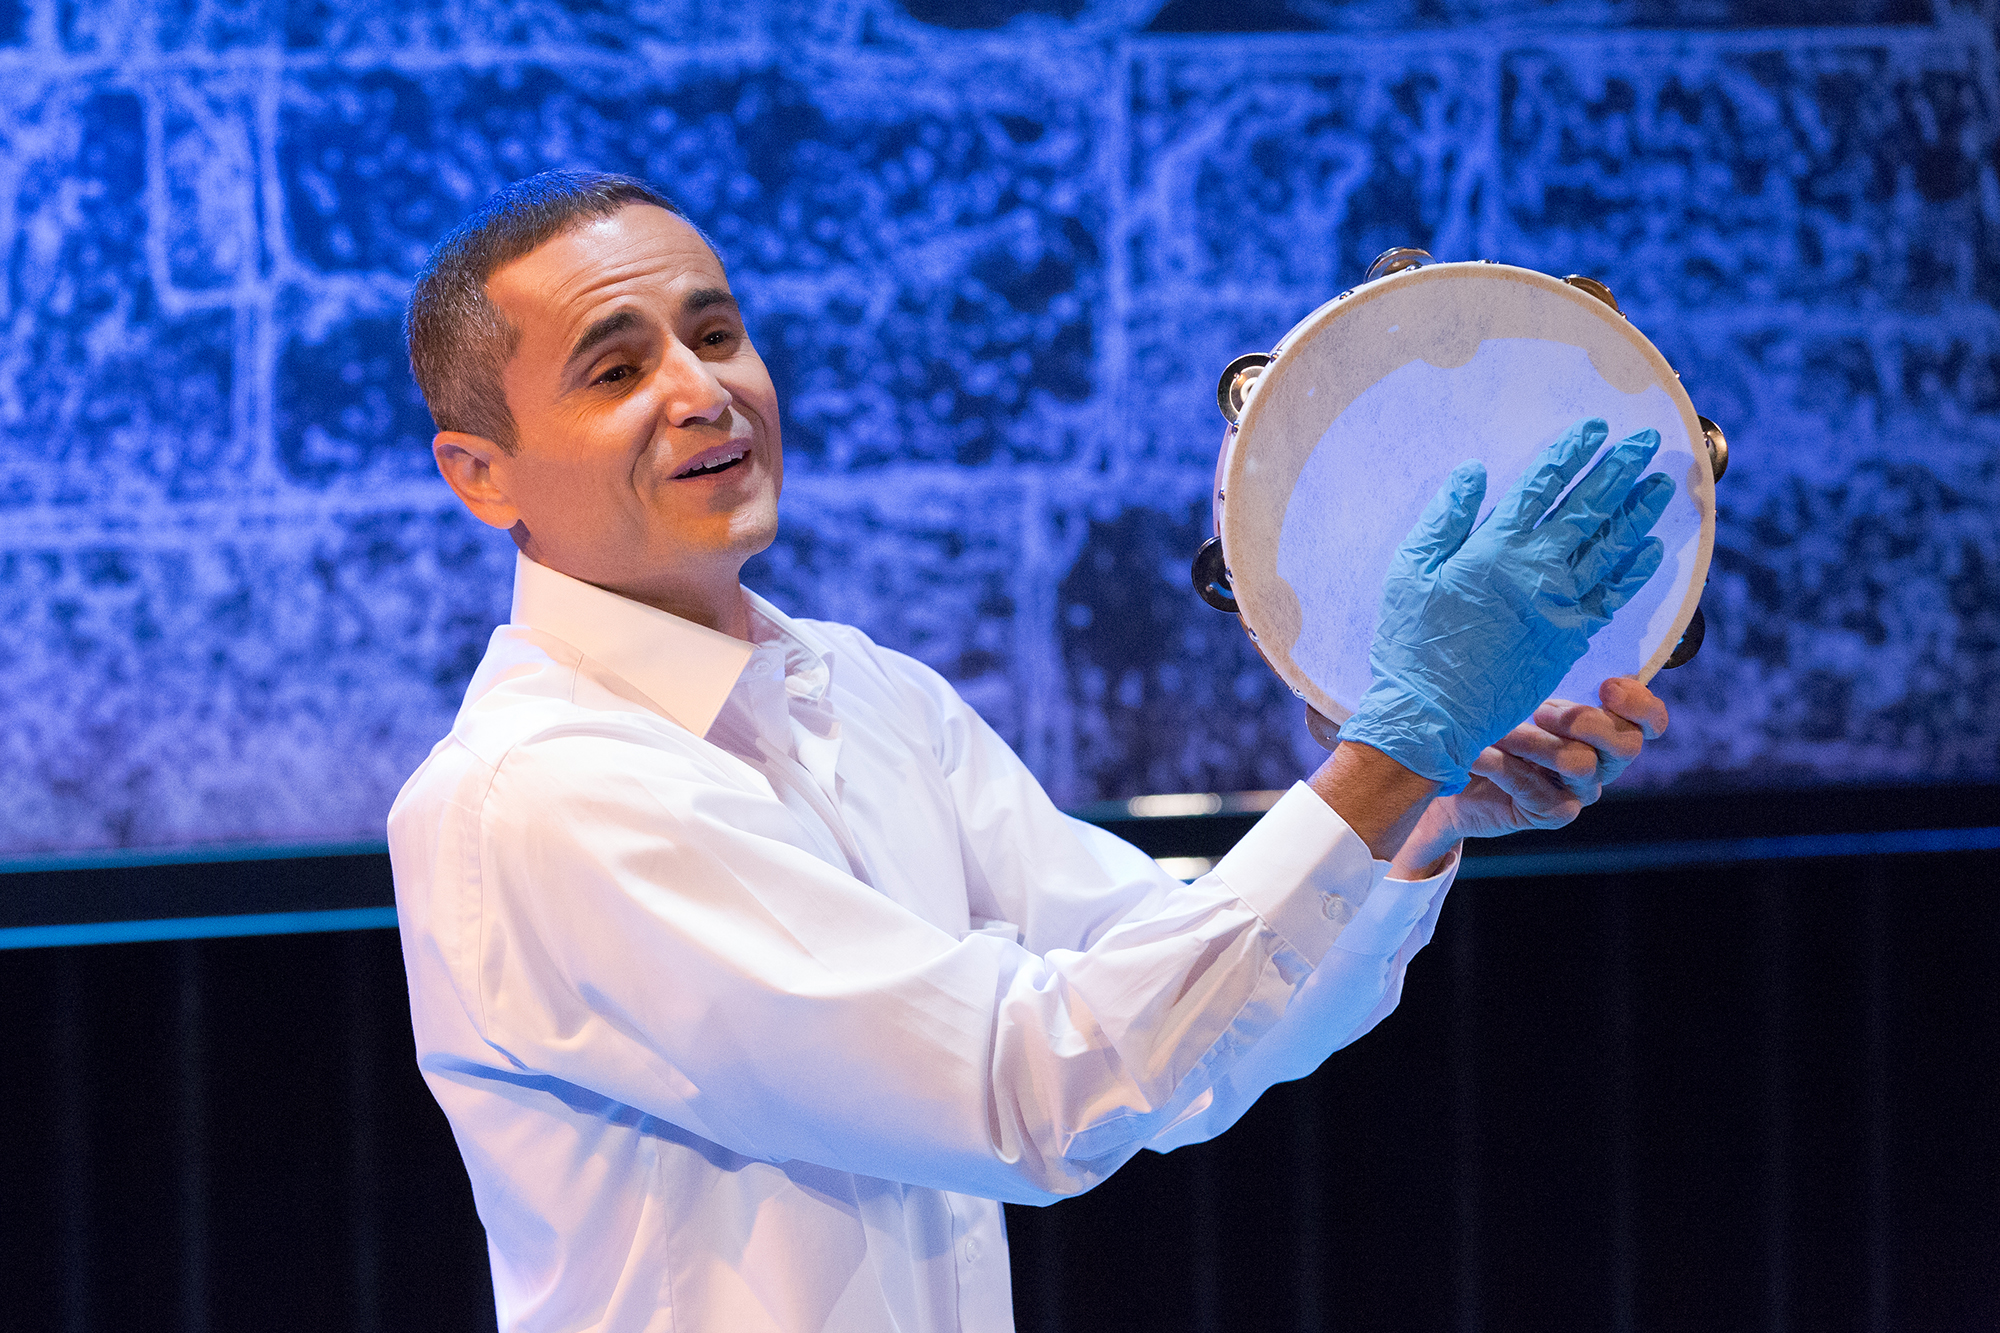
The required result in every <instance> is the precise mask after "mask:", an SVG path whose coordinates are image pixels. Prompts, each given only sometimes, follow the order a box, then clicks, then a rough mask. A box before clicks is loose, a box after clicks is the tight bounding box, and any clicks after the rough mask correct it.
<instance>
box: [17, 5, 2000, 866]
mask: <svg viewBox="0 0 2000 1333" xmlns="http://www.w3.org/2000/svg"><path fill="white" fill-rule="evenodd" d="M1807 10H1810V11H1811V13H1810V18H1809V20H1808V19H1802V18H1801V17H1800V15H1801V14H1804V13H1805V12H1806V11H1807ZM1997 20H2000V15H1996V12H1995V7H1994V6H1993V5H1992V4H1991V3H1980V2H1978V0H1960V2H1958V3H1953V0H1923V2H1922V3H1915V2H1914V0H1912V2H1908V3H1905V2H1904V0H1842V3H1837V4H1832V3H1830V4H1827V5H1822V6H1811V7H1806V6H1796V5H1792V6H1787V5H1775V4H1769V3H1762V0H1609V2H1607V0H1369V2H1368V3H1358V4H1344V5H1343V4H1330V3H1318V0H1257V2H1256V3H1249V4H1240V5H1221V4H1215V3H1209V2H1208V0H1171V2H1170V3H1165V4H1162V3H1157V2H1148V0H1095V2H1093V0H1039V2H1030V3H1006V2H1005V0H978V2H977V3H970V2H968V3H953V4H944V3H931V2H929V0H926V3H921V4H920V3H917V2H916V0H907V2H906V3H901V4H898V3H893V2H892V0H841V2H840V3H831V4H811V5H808V4H803V3H798V2H797V0H732V3H729V4H720V3H712V2H711V0H640V2H639V3H636V4H631V5H625V6H617V7H611V8H604V7H599V6H578V5H570V4H563V3H558V2H557V0H508V2H507V3H502V4H468V3H456V2H455V0H417V2H416V3H402V4H382V3H378V2H377V0H357V2H356V3H351V4H340V5H332V4H313V3H291V4H286V5H282V6H279V5H271V4H253V3H238V2H236V0H199V2H197V0H175V2H173V3H168V2H166V0H162V2H161V3H156V4H141V3H121V0H105V2H104V3H95V4H83V5H77V4H69V3H64V2H61V0H18V2H16V3H0V262H4V265H5V269H4V286H0V326H4V331H5V336H4V338H0V609H4V611H5V614H6V623H7V625H8V627H9V632H8V633H7V635H6V636H5V637H4V638H0V756H4V764H0V856H8V855H30V854H34V853H38V852H48V851H61V850H81V849H90V848H102V847H167V846H185V845H190V844H215V843H271V842H313V841H345V840H351V839H366V838H371V837H375V836H379V833H380V830H381V827H382V819H383V816H384V815H385V813H386V812H387V809H388V805H389V802H390V800H391V799H392V798H393V796H394V794H395V791H396V789H397V787H398V785H399V784H400V782H401V781H402V779H403V777H404V776H405V775H406V774H407V773H408V772H409V771H410V769H411V768H413V767H414V766H415V764H416V763H417V762H418V761H419V760H420V759H421V758H422V756H423V754H424V753H425V751H426V750H427V749H428V748H429V747H430V745H432V744H433V743H434V742H435V741H436V740H437V739H438V738H439V737H440V736H441V735H442V734H443V733H444V732H445V730H446V729H447V728H448V727H449V725H450V722H451V718H452V715H453V712H454V710H455V708H456V706H457V701H458V697H459V695H460V693H461V692H462V690H463V688H464V684H465V681H466V680H467V678H468V676H469V675H470V672H471V669H472V666H473V664H474V663H475V662H476V661H477V659H478V656H479V653H480V651H481V648H482V646H483V644H484V642H485V639H486V637H487V635H488V634H489V632H490V631H491V629H492V627H493V626H494V625H495V624H496V623H498V622H499V621H500V620H501V619H503V618H504V616H505V611H506V605H507V597H508V586H509V575H510V569H511V559H512V551H511V547H510V546H509V545H508V544H507V542H506V540H505V538H504V537H502V536H499V535H498V534H494V533H491V532H489V531H487V530H486V529H484V528H482V527H480V526H479V525H478V524H477V523H475V522H473V521H471V520H470V519H469V518H468V517H466V516H465V515H463V514H462V513H461V512H459V510H458V509H457V507H456V503H455V501H454V500H453V499H452V497H451V496H450V494H449V492H448V491H446V490H445V488H444V486H443V484H442V483H441V482H440V481H438V480H437V478H436V476H435V474H434V472H433V470H432V467H431V464H430V460H429V453H428V447H427V446H428V439H429V435H430V432H431V429H432V427H431V424H430V419H429V416H428V414H427V413H426V411H425V409H424V405H423V401H422V399H421V397H420V396H419V395H418V394H417V392H416V390H415V387H414V385H413V384H412V383H411V381H410V378H409V374H408V371H407V368H406V365H405V362H404V357H403V349H402V347H401V343H400V335H399V331H398V326H399V319H400V315H401V307H402V302H403V299H404V297H405V296H406V294H407V292H408V288H409V283H410V280H411V277H412V275H413V274H414V273H415V272H416V270H417V268H418V266H419V265H420V264H421V263H422V262H423V259H424V256H425V254H426V252H427V250H428V248H429V246H430V245H431V244H432V243H434V242H435V241H436V240H437V239H438V237H440V236H441V235H442V234H443V233H444V232H445V231H446V230H447V229H448V228H449V227H451V226H452V225H453V224H454V223H455V222H456V221H457V220H458V219H460V218H461V217H463V216H464V215H465V214H466V212H467V211H468V210H469V209H470V208H472V207H474V206H475V205H476V204H477V203H478V202H479V201H480V200H481V199H482V198H483V197H485V196H486V195H487V194H488V193H489V192H490V191H492V190H493V189H494V188H496V187H497V186H499V185H501V184H503V183H505V182H507V181H510V180H513V179H516V178H518V177H521V176H523V175H527V174H529V173H532V172H535V171H538V170H542V169H545V168H548V167H554V166H591V167H602V168H610V169H616V170H625V171H632V172H636V173H639V174H642V175H645V176H648V177H650V178H651V179H653V180H655V181H656V182H658V183H659V184H661V185H662V186H663V187H664V188H666V189H667V190H668V191H669V192H670V193H672V194H674V195H675V196H676V197H677V198H678V199H679V200H680V201H681V202H682V203H683V204H684V205H685V207H686V208H687V210H688V212H689V213H690V215H691V216H693V217H694V218H695V220H696V221H698V222H699V223H700V225H701V226H702V227H703V228H704V229H706V231H707V232H708V233H709V234H710V235H711V236H712V237H713V238H714V239H715V241H716V244H717V245H718V247H719V248H720V250H721V252H722V255H723V258H724V260H725V262H726V263H727V264H728V265H729V267H730V270H731V274H732V277H733V280H734V282H735V285H736V287H737V289H738V291H739V294H740V295H741V296H742V297H743V299H744V302H745V305H746V307H747V309H748V311H749V314H750V319H751V324H752V332H753V334H754V335H755V337H756V338H757V340H758V343H759V346H760V348H761V349H762V351H763V353H764V355H765V358H766V360H767V361H768V362H769V363H770V364H771V366H772V368H773V371H774V373H775V374H776V376H777V379H778V381H779V388H780V391H781V393H782V395H783V401H784V405H785V409H786V421H785V439H786V444H787V453H788V476H789V482H788V488H787V491H786V496H785V502H784V516H785V524H786V528H785V531H784V533H783V535H782V536H781V538H780V540H779V542H778V544H777V545H776V546H775V547H774V548H773V549H772V550H771V551H770V552H768V553H767V554H765V555H763V556H760V557H759V558H758V559H757V560H755V561H753V563H752V565H751V566H750V569H749V571H748V580H749V582H750V583H751V584H752V586H754V587H756V588H758V589H759V590H760V591H763V592H765V593H766V594H767V595H769V596H771V597H772V598H774V599H775V600H776V601H778V602H779V603H780V604H781V605H783V606H785V607H786V608H788V609H790V610H792V611H794V612H798V613H802V614H807V615H816V616H824V617H829V618H834V619H839V620H844V621H849V622H852V623H855V624H858V625H860V626H861V627H862V628H864V629H865V630H867V631H868V632H869V633H870V634H871V635H873V636H874V637H875V638H876V639H877V640H878V641H880V642H882V643H885V644H888V645H890V646H893V647H896V648H899V649H902V650H904V651H908V652H910V653H913V654H915V655H916V656H918V657H919V658H921V659H923V660H924V661H926V662H928V663H930V664H931V665H932V666H934V667H936V668H937V669H938V670H940V671H942V672H944V673H945V674H946V675H947V676H949V677H950V678H951V679H953V680H954V681H955V682H956V683H957V684H958V685H959V687H960V688H961V689H962V690H963V691H964V692H965V693H966V695H967V697H968V698H970V699H971V700H972V701H973V702H974V703H975V705H976V706H977V707H978V708H979V709H980V710H981V711H982V712H983V713H984V714H985V715H986V716H987V717H988V718H989V719H990V720H991V721H992V723H993V724H994V725H995V726H996V727H997V728H999V730H1000V731H1001V732H1002V734H1004V735H1005V736H1007V738H1008V739H1009V740H1010V741H1011V742H1012V743H1013V744H1014V745H1015V746H1016V747H1017V748H1018V749H1019V750H1020V752H1021V753H1022V755H1023V756H1024V757H1025V758H1026V759H1027V760H1028V761H1029V763H1030V764H1031V765H1032V766H1033V767H1034V768H1035V769H1036V771H1037V772H1038V773H1039V774H1040V775H1041V776H1042V778H1043V780H1044V781H1045V782H1046V783H1047V784H1048V786H1049V787H1050V789H1051V791H1052V793H1053V794H1054V795H1055V796H1056V798H1057V799H1058V800H1059V801H1062V802H1065V803H1071V804H1077V803H1082V802H1085V801H1090V800H1096V799H1103V798H1110V797H1120V796H1129V795H1134V794H1138V793H1141V792H1152V791H1171V790H1215V789H1235V788H1267V787H1274V786H1280V785H1283V784H1284V783H1286V782H1288V781H1290V780H1291V779H1292V778H1294V777H1295V776H1297V775H1298V774H1299V773H1300V772H1301V771H1303V769H1304V768H1305V767H1306V766H1307V765H1309V764H1311V763H1312V762H1314V761H1315V759H1316V757H1317V754H1318V751H1317V748H1316V747H1315V746H1313V744H1312V743H1311V742H1310V740H1308V739H1307V738H1306V737H1305V735H1304V733H1303V729H1302V727H1301V725H1300V719H1299V709H1298V704H1297V702H1296V700H1294V699H1292V697H1291V696H1290V694H1289V692H1288V691H1286V690H1285V689H1284V687H1283V686H1282V685H1280V684H1279V683H1278V682H1277V680H1276V679H1275V678H1274V677H1273V676H1271V675H1270V673H1269V672H1268V671H1267V670H1266V669H1265V668H1264V666H1263V665H1262V663H1261V662H1260V661H1259V659H1258V657H1257V655H1256V652H1255V650H1254V648H1253V647H1252V646H1251V645H1250V644H1249V643H1248V642H1247V641H1246V640H1245V639H1244V637H1243V635H1242V634H1241V633H1240V632H1239V631H1238V630H1237V628H1236V626H1235V625H1234V623H1233V622H1232V621H1230V620H1229V619H1228V618H1227V617H1224V616H1221V615H1219V614H1217V613H1215V612H1213V611H1211V610H1209V609H1208V608H1207V607H1205V606H1204V605H1202V604H1201V603H1200V602H1198V601H1197V600H1195V598H1194V597H1193V595H1192V593H1191V592H1190V590H1189V587H1188V581H1187V575H1186V570H1187V562H1188V559H1189V557H1190V556H1191V555H1192V553H1193V550H1194V548H1195V546H1196V545H1197V544H1198V543H1199V542H1200V541H1201V539H1202V538H1204V537H1205V536H1206V535H1207V534H1208V531H1209V517H1208V501H1207V496H1208V488H1209V482H1210V474H1211V472H1212V469H1213V465H1214V458H1215V447H1216V444H1217V442H1218V440H1219V437H1220V430H1221V423H1220V421H1219V419H1218V418H1217V417H1216V415H1215V411H1214V407H1213V401H1214V399H1213V393H1214V379H1215V375H1216V373H1217V371H1218V370H1219V369H1220V367H1221V366H1222V364H1223V363H1224V362H1226V361H1227V360H1228V359H1229V358H1230V357H1232V356H1234V355H1235V354H1236V353H1238V352H1242V351H1246V350H1255V349H1262V348H1267V347H1269V346H1270V345H1271V344H1272V343H1273V342H1274V341H1275V340H1276V339H1277V338H1278V337H1279V336H1281V335H1282V334H1283V332H1284V331H1285V329H1287V328H1288V327H1289V326H1290V325H1291V324H1292V323H1293V322H1294V321H1295V320H1297V319H1298V318H1299V317H1300V316H1302V315H1303V314H1305V313H1306V312H1307V311H1308V310H1310V309H1311V308H1312V307H1313V306H1315V305H1317V304H1318V303H1320V302H1321V301H1322V300H1324V299H1325V298H1326V297H1328V296H1330V295H1333V294H1334V293H1336V292H1338V291H1339V290H1341V289H1342V288H1344V287H1347V286H1351V285H1353V283H1354V282H1356V281H1357V280H1358V279H1359V278H1360V276H1361V273H1362V270H1363V269H1364V268H1365V266H1366V265H1367V263H1368V261H1369V259H1370V258H1371V257H1372V256H1373V255H1374V254H1376V253H1377V252H1379V251H1380V250H1382V249H1384V248H1386V247H1388V246H1390V245H1396V244H1418V245H1423V246H1426V247H1427V248H1429V249H1431V250H1433V251H1434V252H1436V253H1437V254H1438V255H1439V256H1440V257H1443V258H1478V257H1485V258H1493V259H1499V260H1504V261H1507V262H1511V263H1517V264H1523V265H1527V266H1530V267H1534V268H1539V269H1542V270H1544V271H1549V272H1555V273H1567V272H1587V273H1592V274H1595V275H1597V276H1599V277H1601V278H1603V279H1604V280H1605V281H1606V282H1608V283H1609V284H1610V285H1611V286H1612V287H1613V288H1614V290H1616V291H1617V292H1618V294H1619V296H1620V298H1621V300H1622V302H1623V303H1624V306H1625V308H1626V310H1627V311H1628V313H1630V314H1631V316H1632V317H1633V318H1634V319H1635V320H1636V321H1638V322H1639V323H1640V325H1641V327H1643V328H1645V329H1646V330H1647V331H1648V332H1649V333H1650V334H1651V335H1652V336H1653V338H1654V340H1655V341H1656V342H1657V343H1658V344H1659V345H1660V347H1661V349H1662V350H1663V351H1664V352H1665V353H1666V354H1667V356H1668V357H1669V359H1671V360H1672V361H1673V362H1674V363H1675V365H1676V367H1677V368H1678V369H1680V371H1681V373H1682V375H1683V377H1684V379H1685V382H1686V383H1687V385H1688V387H1689V390H1690V392H1691V393H1692V394H1693V396H1694V398H1695V401H1696V404H1697V406H1699V407H1700V408H1701V409H1702V410H1703V411H1704V412H1706V413H1707V414H1708V415H1710V416H1712V417H1714V418H1716V419H1717V420H1718V421H1720V422H1722V423H1723V424H1724V426H1725V428H1726V429H1727V430H1728V431H1729V434H1730V439H1731V443H1732V448H1733V450H1734V460H1735V462H1734V467H1733V469H1732V471H1731V473H1730V476H1729V477H1728V479H1727V480H1726V482H1725V483H1724V485H1723V487H1722V488H1721V492H1722V493H1721V500H1720V503H1721V524H1720V534H1719V551H1718V555H1717V560H1716V568H1715V573H1714V575H1713V578H1712V580H1711V587H1710V590H1709V593H1708V596H1707V600H1706V607H1707V612H1708V618H1709V641H1708V646H1707V648H1706V650H1705V651H1704V652H1703V654H1702V655H1701V657H1700V658H1698V659H1697V660H1696V661H1695V663H1693V664H1692V665H1691V666H1689V667H1687V668H1685V669H1684V670H1682V671H1679V672H1677V673H1673V674H1670V675H1667V676H1664V677H1662V678H1661V680H1660V683H1659V685H1658V688H1659V689H1660V690H1661V692H1662V693H1663V694H1665V695H1666V696H1667V697H1668V699H1669V700H1670V702H1671V704H1672V706H1673V708H1674V714H1675V717H1674V726H1673V729H1672V732H1671V734H1670V735H1669V737H1668V738H1667V739H1666V740H1665V741H1664V742H1662V743H1661V744H1659V745H1658V746H1657V747H1655V749H1654V750H1653V752H1652V753H1650V754H1649V755H1648V757H1647V758H1646V759H1645V760H1644V761H1643V762H1642V764H1641V765H1640V766H1639V767H1638V768H1636V769H1635V770H1633V772H1632V773H1631V774H1630V775H1629V776H1628V777H1627V778H1626V779H1625V781H1626V783H1628V784H1629V785H1632V786H1635V787H1642V788H1643V787H1653V788H1671V787H1674V786H1676V785H1688V786H1697V785H1698V786H1714V785H1718V784H1721V785H1732V786H1741V787H1758V786H1766V787H1771V786H1787V787H1796V786H1800V785H1806V786H1810V785H1814V784H1826V783H1852V782H1914V783H1925V782H1946V781H1967V780H1980V781H1996V780H2000V315H1997V314H1996V301H2000V74H1996V69H1997V68H2000V61H1996V53H1995V36H1996V27H2000V21H1997Z"/></svg>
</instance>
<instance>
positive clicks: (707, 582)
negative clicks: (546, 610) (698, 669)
mask: <svg viewBox="0 0 2000 1333" xmlns="http://www.w3.org/2000/svg"><path fill="white" fill-rule="evenodd" d="M516 540H517V544H519V541H518V538H517V539H516ZM521 553H522V554H523V555H525V556H527V557H528V559H530V560H533V561H534V562H535V563H536V564H538V565H542V566H544V567H546V568H549V569H553V570H555V571H556V572H557V573H558V574H567V575H569V577H571V578H573V579H575V580H577V581H578V582H580V583H588V584H590V585H591V586H592V587H597V588H602V589H604V591H606V592H609V593H616V594H617V595H618V596H620V597H624V598H628V599H630V600H631V601H634V602H638V603H639V604H640V605H642V606H650V607H652V608H653V609H654V610H656V611H665V612H666V613H667V614H668V615H671V616H679V617H680V618H681V619H682V620H691V621H693V622H694V623H695V624H697V625H701V626H704V627H706V628H708V629H712V630H715V631H717V632H718V633H722V634H727V635H728V636H729V637H730V638H732V639H742V640H744V641H746V642H747V641H748V640H749V638H750V602H749V600H748V599H747V598H745V597H744V595H743V584H742V581H741V580H740V579H739V578H738V577H737V572H738V569H736V568H732V569H726V570H723V569H718V570H716V571H715V572H714V573H712V574H709V575H707V576H705V577H699V576H693V575H682V576H679V577H675V578H673V579H661V580H648V581H647V582H646V583H644V584H638V583H625V582H614V581H612V580H609V579H602V578H592V577H590V575H589V574H587V573H584V572H582V571H578V570H572V569H564V568H563V567H562V564H561V562H560V561H557V560H551V559H544V558H543V557H542V555H541V553H539V552H537V551H536V550H534V549H533V547H532V544H527V545H522V548H521ZM738 568H740V566H739V567H738Z"/></svg>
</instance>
